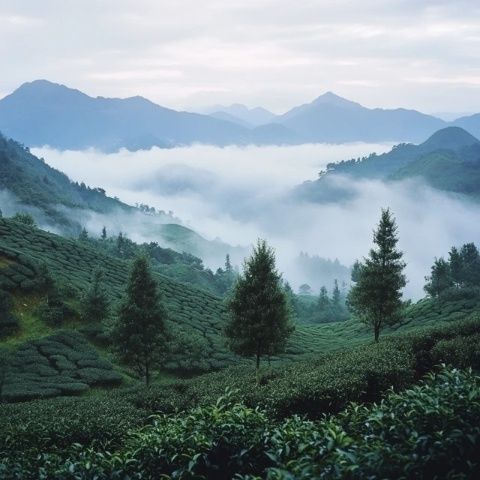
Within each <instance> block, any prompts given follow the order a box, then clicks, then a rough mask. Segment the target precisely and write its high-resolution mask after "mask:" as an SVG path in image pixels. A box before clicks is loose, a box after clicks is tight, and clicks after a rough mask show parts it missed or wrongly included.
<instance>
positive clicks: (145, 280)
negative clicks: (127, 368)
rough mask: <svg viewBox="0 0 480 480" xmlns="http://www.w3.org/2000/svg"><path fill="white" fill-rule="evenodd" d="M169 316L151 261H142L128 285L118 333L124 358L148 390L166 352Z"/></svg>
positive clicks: (116, 336) (134, 268)
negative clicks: (153, 371)
mask: <svg viewBox="0 0 480 480" xmlns="http://www.w3.org/2000/svg"><path fill="white" fill-rule="evenodd" d="M166 319H167V312H166V309H165V307H164V305H163V303H162V300H161V297H160V294H159V292H158V289H157V283H156V282H155V279H154V278H153V276H152V273H151V271H150V267H149V264H148V261H147V259H146V258H145V257H138V258H137V259H136V260H135V262H134V263H133V268H132V271H131V274H130V278H129V281H128V285H127V289H126V296H125V298H124V300H123V302H122V304H121V306H120V309H119V318H118V322H117V325H116V327H115V330H114V337H115V339H116V343H117V348H118V353H119V355H120V358H121V359H122V360H123V361H125V362H126V363H129V364H131V365H132V367H133V368H134V370H135V371H136V372H137V374H138V375H139V376H140V377H142V378H143V379H144V380H145V383H146V385H147V386H148V385H149V384H150V381H151V377H152V370H153V369H154V368H155V367H157V366H159V364H160V362H161V360H162V358H163V356H164V353H165V348H166V339H167V332H166Z"/></svg>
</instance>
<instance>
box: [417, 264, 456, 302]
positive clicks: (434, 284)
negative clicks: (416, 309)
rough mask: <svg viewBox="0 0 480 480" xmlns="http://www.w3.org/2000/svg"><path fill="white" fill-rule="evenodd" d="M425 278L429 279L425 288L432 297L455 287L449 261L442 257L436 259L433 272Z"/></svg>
mask: <svg viewBox="0 0 480 480" xmlns="http://www.w3.org/2000/svg"><path fill="white" fill-rule="evenodd" d="M425 280H427V284H426V285H425V287H424V289H425V291H426V292H427V293H428V294H429V295H430V296H431V297H438V296H439V295H441V294H442V293H443V292H444V291H445V290H447V289H449V288H451V287H453V280H452V274H451V269H450V265H449V263H448V262H447V261H445V260H444V259H443V258H442V257H440V258H438V259H435V262H434V264H433V266H432V271H431V274H430V276H429V277H426V278H425Z"/></svg>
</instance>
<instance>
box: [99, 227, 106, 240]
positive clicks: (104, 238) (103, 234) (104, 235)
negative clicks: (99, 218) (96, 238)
mask: <svg viewBox="0 0 480 480" xmlns="http://www.w3.org/2000/svg"><path fill="white" fill-rule="evenodd" d="M100 238H101V239H102V240H106V239H107V228H106V227H105V226H104V227H103V228H102V235H101V237H100Z"/></svg>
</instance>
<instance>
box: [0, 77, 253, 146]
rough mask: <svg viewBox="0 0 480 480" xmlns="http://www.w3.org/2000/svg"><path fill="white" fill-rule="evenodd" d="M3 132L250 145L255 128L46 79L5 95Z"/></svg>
mask: <svg viewBox="0 0 480 480" xmlns="http://www.w3.org/2000/svg"><path fill="white" fill-rule="evenodd" d="M0 131H2V132H3V133H4V134H5V135H7V136H9V137H12V138H15V139H17V140H19V141H20V142H22V143H24V144H26V145H29V146H30V147H37V146H43V145H49V146H51V147H54V148H59V149H62V150H64V149H75V150H78V149H85V148H89V147H94V148H97V149H100V150H103V151H108V152H110V151H115V150H118V149H120V148H127V149H131V150H136V149H140V148H150V147H152V146H158V147H172V146H177V145H190V144H192V143H195V142H198V143H206V144H214V145H221V146H223V145H228V144H245V143H248V141H249V131H248V129H245V128H243V127H241V126H239V125H236V124H234V123H231V122H226V121H223V120H219V119H216V118H212V117H210V116H208V115H200V114H197V113H188V112H177V111H175V110H171V109H168V108H164V107H161V106H159V105H156V104H155V103H153V102H150V101H149V100H147V99H145V98H142V97H131V98H125V99H118V98H103V97H96V98H93V97H89V96H88V95H85V94H84V93H82V92H80V91H78V90H74V89H71V88H68V87H66V86H63V85H59V84H56V83H51V82H48V81H46V80H37V81H34V82H31V83H25V84H23V85H22V86H20V87H19V88H18V89H17V90H15V91H14V92H13V93H12V94H10V95H8V96H6V97H5V98H3V99H2V100H0Z"/></svg>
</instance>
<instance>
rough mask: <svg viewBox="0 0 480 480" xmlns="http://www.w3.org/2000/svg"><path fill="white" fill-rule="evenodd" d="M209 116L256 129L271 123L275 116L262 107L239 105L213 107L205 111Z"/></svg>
mask: <svg viewBox="0 0 480 480" xmlns="http://www.w3.org/2000/svg"><path fill="white" fill-rule="evenodd" d="M207 112H208V113H209V115H210V116H212V117H215V118H220V119H222V120H227V121H229V122H233V123H238V124H240V125H242V126H244V127H249V128H252V127H258V126H260V125H265V124H267V123H270V122H273V121H274V119H275V114H274V113H272V112H270V111H268V110H266V109H265V108H262V107H255V108H248V107H246V106H245V105H242V104H240V103H234V104H233V105H229V106H224V105H215V106H214V107H211V108H209V109H207Z"/></svg>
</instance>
